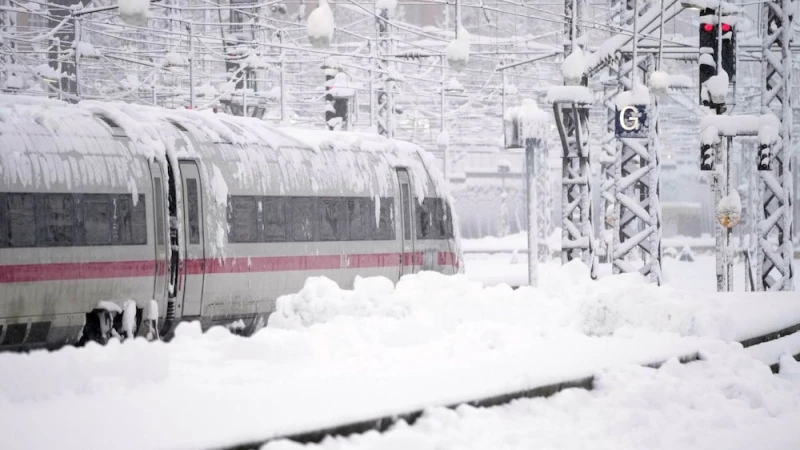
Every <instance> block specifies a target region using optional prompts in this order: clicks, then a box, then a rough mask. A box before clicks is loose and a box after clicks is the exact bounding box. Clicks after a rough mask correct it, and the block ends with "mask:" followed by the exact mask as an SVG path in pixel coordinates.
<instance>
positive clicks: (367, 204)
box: [347, 197, 375, 241]
mask: <svg viewBox="0 0 800 450" xmlns="http://www.w3.org/2000/svg"><path fill="white" fill-rule="evenodd" d="M347 206H348V209H349V210H350V211H349V212H350V227H349V228H350V239H351V240H353V241H360V240H364V239H366V238H367V230H369V228H368V226H369V224H370V223H374V222H375V212H374V211H375V210H374V209H373V208H372V199H369V198H362V197H356V198H349V199H347ZM370 220H372V222H369V221H370Z"/></svg>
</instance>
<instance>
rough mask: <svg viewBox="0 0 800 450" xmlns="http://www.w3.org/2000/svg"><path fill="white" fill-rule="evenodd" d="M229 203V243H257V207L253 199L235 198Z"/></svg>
mask: <svg viewBox="0 0 800 450" xmlns="http://www.w3.org/2000/svg"><path fill="white" fill-rule="evenodd" d="M229 201H230V203H229V205H230V209H231V221H230V231H229V232H228V239H229V240H230V241H231V242H257V241H259V234H260V233H259V232H258V231H259V229H258V205H257V204H256V199H255V197H245V196H236V197H231V198H230V199H229Z"/></svg>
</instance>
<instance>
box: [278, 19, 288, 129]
mask: <svg viewBox="0 0 800 450" xmlns="http://www.w3.org/2000/svg"><path fill="white" fill-rule="evenodd" d="M278 44H279V45H280V46H281V49H280V61H281V62H280V66H279V68H280V89H281V123H283V122H284V121H286V83H285V80H284V72H285V71H286V65H285V64H284V62H283V60H284V57H285V54H286V53H285V49H284V48H283V32H281V31H278Z"/></svg>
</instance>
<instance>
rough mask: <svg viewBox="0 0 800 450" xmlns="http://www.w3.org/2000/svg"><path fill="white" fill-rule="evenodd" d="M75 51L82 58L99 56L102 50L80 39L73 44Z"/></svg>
mask: <svg viewBox="0 0 800 450" xmlns="http://www.w3.org/2000/svg"><path fill="white" fill-rule="evenodd" d="M73 47H74V48H75V53H77V54H78V56H80V57H82V58H99V57H100V52H99V51H97V50H96V49H95V48H94V45H92V44H91V43H89V42H84V41H79V42H76V43H74V44H73Z"/></svg>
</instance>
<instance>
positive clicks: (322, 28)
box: [306, 0, 336, 48]
mask: <svg viewBox="0 0 800 450" xmlns="http://www.w3.org/2000/svg"><path fill="white" fill-rule="evenodd" d="M334 29H336V23H335V22H334V21H333V11H331V7H330V5H328V0H319V6H317V7H316V8H315V9H314V11H311V14H309V16H308V22H307V23H306V35H307V36H308V41H309V42H311V45H312V46H314V47H315V48H326V47H328V46H330V45H331V41H332V40H333V31H334Z"/></svg>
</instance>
